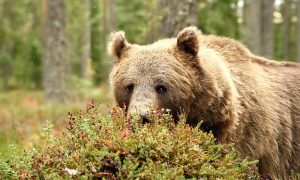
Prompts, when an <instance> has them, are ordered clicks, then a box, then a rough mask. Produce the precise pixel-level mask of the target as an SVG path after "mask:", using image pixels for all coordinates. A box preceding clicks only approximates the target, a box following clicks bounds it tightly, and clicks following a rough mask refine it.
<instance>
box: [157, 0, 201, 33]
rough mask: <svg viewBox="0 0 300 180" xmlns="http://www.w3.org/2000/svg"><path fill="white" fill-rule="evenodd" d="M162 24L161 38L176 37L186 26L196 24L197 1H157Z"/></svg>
mask: <svg viewBox="0 0 300 180" xmlns="http://www.w3.org/2000/svg"><path fill="white" fill-rule="evenodd" d="M158 6H159V7H160V9H161V11H162V12H161V14H162V23H161V26H160V30H159V33H160V35H161V37H172V36H176V35H177V33H178V32H179V31H180V30H182V29H183V28H185V27H186V26H190V25H196V23H197V0H186V1H182V0H159V5H158Z"/></svg>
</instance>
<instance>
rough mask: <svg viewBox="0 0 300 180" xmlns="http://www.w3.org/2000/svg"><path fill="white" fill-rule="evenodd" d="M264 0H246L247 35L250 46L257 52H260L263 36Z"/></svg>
mask: <svg viewBox="0 0 300 180" xmlns="http://www.w3.org/2000/svg"><path fill="white" fill-rule="evenodd" d="M261 1H262V0H245V9H244V15H243V16H244V21H245V37H246V44H247V46H248V48H249V49H250V50H251V51H252V52H253V53H256V54H260V49H261V36H260V33H261V31H260V29H261V23H260V17H261V10H260V8H261Z"/></svg>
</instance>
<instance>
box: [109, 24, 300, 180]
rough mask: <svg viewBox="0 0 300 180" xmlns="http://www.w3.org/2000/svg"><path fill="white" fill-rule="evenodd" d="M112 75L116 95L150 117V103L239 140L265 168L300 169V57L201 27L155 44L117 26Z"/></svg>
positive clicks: (273, 172) (284, 173)
mask: <svg viewBox="0 0 300 180" xmlns="http://www.w3.org/2000/svg"><path fill="white" fill-rule="evenodd" d="M109 50H110V51H111V54H112V55H113V56H114V57H115V58H114V67H113V69H112V72H111V75H110V80H111V84H112V86H113V92H114V96H115V100H116V102H117V103H118V104H119V105H120V106H123V104H125V105H126V107H128V108H127V111H128V113H129V114H131V113H138V114H139V115H141V116H142V117H144V118H145V117H146V114H147V112H148V111H149V109H150V106H151V107H153V108H157V109H160V108H165V109H170V110H171V112H172V114H173V115H174V117H175V119H176V117H177V115H178V114H179V113H182V112H184V113H185V115H186V117H187V123H189V124H191V125H196V124H198V123H199V122H200V120H203V121H204V122H203V124H202V128H203V129H204V130H206V131H212V132H213V134H214V136H215V137H216V139H217V140H218V141H219V142H221V143H234V144H235V148H236V150H237V152H238V154H239V156H240V157H246V156H248V157H251V158H253V159H258V160H259V171H260V173H261V174H264V175H268V176H270V177H272V178H274V179H277V178H279V179H289V177H290V175H291V171H292V170H293V171H296V172H299V171H300V64H297V63H292V62H276V61H272V60H268V59H266V58H263V57H259V56H257V55H254V54H252V53H251V52H250V51H249V50H248V49H247V48H246V47H245V46H244V45H242V44H241V43H239V42H237V41H235V40H232V39H229V38H224V37H217V36H213V35H202V34H201V33H200V32H199V31H198V30H197V28H196V27H187V28H185V29H183V30H182V31H181V32H180V33H179V34H178V35H177V38H172V39H163V40H159V41H157V42H155V43H153V44H150V45H136V44H130V43H128V42H127V41H126V39H125V35H124V33H123V32H116V33H112V35H111V41H110V43H109Z"/></svg>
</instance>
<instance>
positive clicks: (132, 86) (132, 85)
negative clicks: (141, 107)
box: [126, 84, 134, 93]
mask: <svg viewBox="0 0 300 180" xmlns="http://www.w3.org/2000/svg"><path fill="white" fill-rule="evenodd" d="M133 89H134V84H129V85H128V86H126V91H127V92H128V93H132V92H133Z"/></svg>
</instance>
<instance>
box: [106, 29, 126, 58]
mask: <svg viewBox="0 0 300 180" xmlns="http://www.w3.org/2000/svg"><path fill="white" fill-rule="evenodd" d="M129 45H130V44H129V43H128V42H127V41H126V39H125V33H124V32H123V31H119V32H113V33H111V34H110V37H109V42H108V45H107V49H108V52H109V54H110V55H113V56H115V57H117V58H118V60H119V59H120V58H121V55H122V54H123V53H124V51H125V50H126V49H128V47H129Z"/></svg>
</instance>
